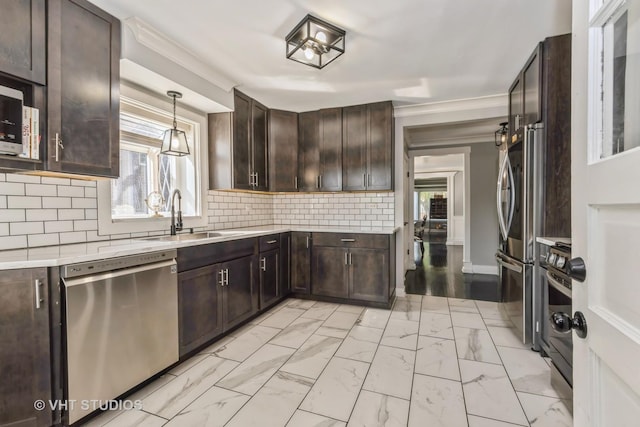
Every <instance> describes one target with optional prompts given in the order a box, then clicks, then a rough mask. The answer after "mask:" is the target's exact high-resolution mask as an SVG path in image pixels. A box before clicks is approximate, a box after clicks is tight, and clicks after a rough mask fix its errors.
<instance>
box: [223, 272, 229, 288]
mask: <svg viewBox="0 0 640 427" xmlns="http://www.w3.org/2000/svg"><path fill="white" fill-rule="evenodd" d="M224 277H225V279H224V285H225V286H229V269H228V268H225V269H224Z"/></svg>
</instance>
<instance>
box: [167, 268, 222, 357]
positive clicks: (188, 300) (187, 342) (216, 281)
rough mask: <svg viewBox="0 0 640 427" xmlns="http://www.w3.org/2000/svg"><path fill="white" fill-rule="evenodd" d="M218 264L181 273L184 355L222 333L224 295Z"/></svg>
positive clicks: (179, 318) (182, 346) (179, 301)
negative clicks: (222, 293) (222, 294)
mask: <svg viewBox="0 0 640 427" xmlns="http://www.w3.org/2000/svg"><path fill="white" fill-rule="evenodd" d="M220 289H221V286H220V275H219V274H218V269H217V268H216V266H207V267H202V268H196V269H195V270H189V271H185V272H184V273H179V274H178V322H179V323H178V325H179V332H180V357H182V356H183V355H184V354H186V353H188V352H190V351H191V350H194V349H196V348H197V347H199V346H200V345H202V344H204V343H206V342H207V341H210V340H211V339H213V338H215V337H216V336H217V335H219V334H221V333H222V296H221V292H220Z"/></svg>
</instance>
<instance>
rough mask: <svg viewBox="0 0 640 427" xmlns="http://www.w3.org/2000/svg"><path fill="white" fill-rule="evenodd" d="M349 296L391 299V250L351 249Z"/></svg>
mask: <svg viewBox="0 0 640 427" xmlns="http://www.w3.org/2000/svg"><path fill="white" fill-rule="evenodd" d="M349 262H350V264H349V280H348V281H349V298H353V299H356V300H363V301H374V302H387V301H388V299H389V293H388V289H389V251H388V250H385V249H360V248H357V249H356V248H354V249H350V250H349Z"/></svg>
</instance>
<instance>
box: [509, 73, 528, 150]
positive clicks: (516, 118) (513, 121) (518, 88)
mask: <svg viewBox="0 0 640 427" xmlns="http://www.w3.org/2000/svg"><path fill="white" fill-rule="evenodd" d="M523 85H524V83H523V81H522V75H521V74H520V75H518V78H517V79H516V80H515V81H514V82H513V84H512V85H511V88H510V89H509V139H508V141H507V144H511V143H512V142H515V141H516V140H519V139H520V138H521V137H522V126H523V125H524V118H523V115H524V106H523V99H522V93H523V89H522V87H523ZM516 135H517V136H516ZM514 136H515V138H514Z"/></svg>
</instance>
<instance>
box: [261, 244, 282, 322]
mask: <svg viewBox="0 0 640 427" xmlns="http://www.w3.org/2000/svg"><path fill="white" fill-rule="evenodd" d="M279 297H280V250H279V249H276V250H273V251H269V252H264V253H261V254H260V310H263V309H265V308H266V307H268V306H270V305H271V304H273V303H274V302H275V301H277V299H278V298H279Z"/></svg>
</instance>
